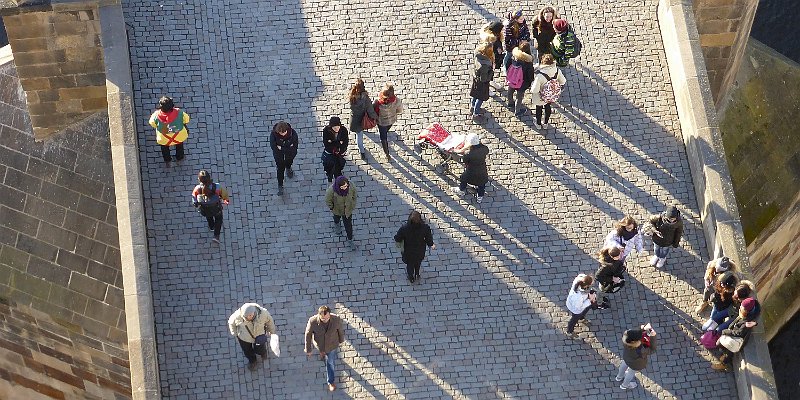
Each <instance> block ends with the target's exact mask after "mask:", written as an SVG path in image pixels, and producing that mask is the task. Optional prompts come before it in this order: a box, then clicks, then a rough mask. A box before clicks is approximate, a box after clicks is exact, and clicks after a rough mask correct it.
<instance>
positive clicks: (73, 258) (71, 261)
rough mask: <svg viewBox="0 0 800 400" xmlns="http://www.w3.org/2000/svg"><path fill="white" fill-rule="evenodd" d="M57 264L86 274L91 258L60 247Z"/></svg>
mask: <svg viewBox="0 0 800 400" xmlns="http://www.w3.org/2000/svg"><path fill="white" fill-rule="evenodd" d="M56 264H58V265H60V266H62V267H66V268H69V269H70V270H72V271H75V272H80V273H82V274H85V273H86V269H87V266H88V265H89V259H88V258H86V257H82V256H79V255H77V254H75V253H73V252H71V251H69V250H64V249H58V256H57V257H56Z"/></svg>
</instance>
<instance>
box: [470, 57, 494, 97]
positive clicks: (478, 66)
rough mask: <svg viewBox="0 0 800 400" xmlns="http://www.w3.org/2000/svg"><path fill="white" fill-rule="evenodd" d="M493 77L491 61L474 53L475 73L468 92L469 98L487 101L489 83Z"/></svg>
mask: <svg viewBox="0 0 800 400" xmlns="http://www.w3.org/2000/svg"><path fill="white" fill-rule="evenodd" d="M493 77H494V70H493V69H492V60H490V59H489V57H486V56H485V55H483V54H481V53H475V71H474V73H473V77H472V87H471V88H470V91H469V95H470V97H473V98H476V99H479V100H481V101H486V100H489V82H491V81H492V78H493Z"/></svg>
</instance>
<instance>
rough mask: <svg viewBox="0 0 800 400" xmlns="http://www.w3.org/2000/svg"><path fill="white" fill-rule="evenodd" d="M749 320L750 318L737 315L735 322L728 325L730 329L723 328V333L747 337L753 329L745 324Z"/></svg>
mask: <svg viewBox="0 0 800 400" xmlns="http://www.w3.org/2000/svg"><path fill="white" fill-rule="evenodd" d="M747 321H748V319H746V318H742V317H739V316H737V317H736V319H734V320H733V322H731V324H730V325H729V326H728V329H723V330H722V334H723V335H728V336H733V337H740V338H744V337H747V334H749V333H750V331H751V330H752V329H753V328H748V327H747V326H745V323H747Z"/></svg>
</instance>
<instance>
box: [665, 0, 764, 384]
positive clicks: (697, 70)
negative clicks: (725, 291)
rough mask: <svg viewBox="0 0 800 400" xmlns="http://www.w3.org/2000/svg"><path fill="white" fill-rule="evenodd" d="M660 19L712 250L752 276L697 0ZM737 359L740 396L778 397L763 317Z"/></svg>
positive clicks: (670, 0) (670, 1) (671, 8)
mask: <svg viewBox="0 0 800 400" xmlns="http://www.w3.org/2000/svg"><path fill="white" fill-rule="evenodd" d="M658 22H659V26H660V28H661V37H662V40H663V42H664V51H665V52H666V57H667V64H668V66H669V75H670V79H671V81H672V88H673V91H674V94H675V103H676V106H677V108H678V118H679V120H680V124H681V132H682V135H683V140H684V144H685V145H686V153H687V155H688V158H689V166H690V169H691V171H692V180H693V181H694V182H693V183H694V187H695V192H696V194H697V202H698V205H699V209H700V217H701V220H702V225H703V232H704V234H705V237H706V241H707V243H708V250H709V254H708V256H709V257H710V258H716V257H720V256H722V255H727V256H728V257H730V258H731V259H733V260H734V262H736V264H737V265H739V266H741V271H742V273H743V274H744V275H745V277H746V278H748V279H752V273H751V271H750V264H749V261H748V257H747V247H746V245H745V241H744V234H743V232H742V226H741V221H740V220H739V211H738V208H737V204H736V198H735V197H734V194H733V184H732V183H731V178H730V173H729V172H728V165H727V162H726V160H725V156H724V154H725V149H724V148H723V145H722V136H721V134H720V131H719V123H718V121H717V113H716V109H715V107H714V100H713V97H712V95H711V85H710V83H709V80H708V75H707V73H706V66H705V60H704V59H703V52H702V50H701V48H700V35H699V34H698V32H697V25H696V23H695V20H694V13H693V12H692V0H660V1H659V3H658ZM698 271H699V270H698ZM698 277H699V275H698ZM734 365H735V366H736V371H735V374H736V386H737V391H738V395H739V398H740V399H742V400H744V399H754V400H760V399H776V398H778V393H777V389H776V387H775V378H774V375H773V371H772V361H771V360H770V355H769V349H768V348H767V342H766V339H765V336H764V328H763V321H760V322H759V325H758V326H757V327H756V328H755V329H754V330H753V332H752V334H751V335H750V338H749V339H748V343H747V345H746V346H744V348H743V350H742V351H741V353H739V354H738V355H737V357H736V359H735V362H734Z"/></svg>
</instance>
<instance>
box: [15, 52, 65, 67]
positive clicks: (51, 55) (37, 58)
mask: <svg viewBox="0 0 800 400" xmlns="http://www.w3.org/2000/svg"><path fill="white" fill-rule="evenodd" d="M65 61H67V52H66V50H49V51H29V52H19V53H14V64H16V65H17V67H27V66H30V65H39V64H57V63H63V62H65Z"/></svg>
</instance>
